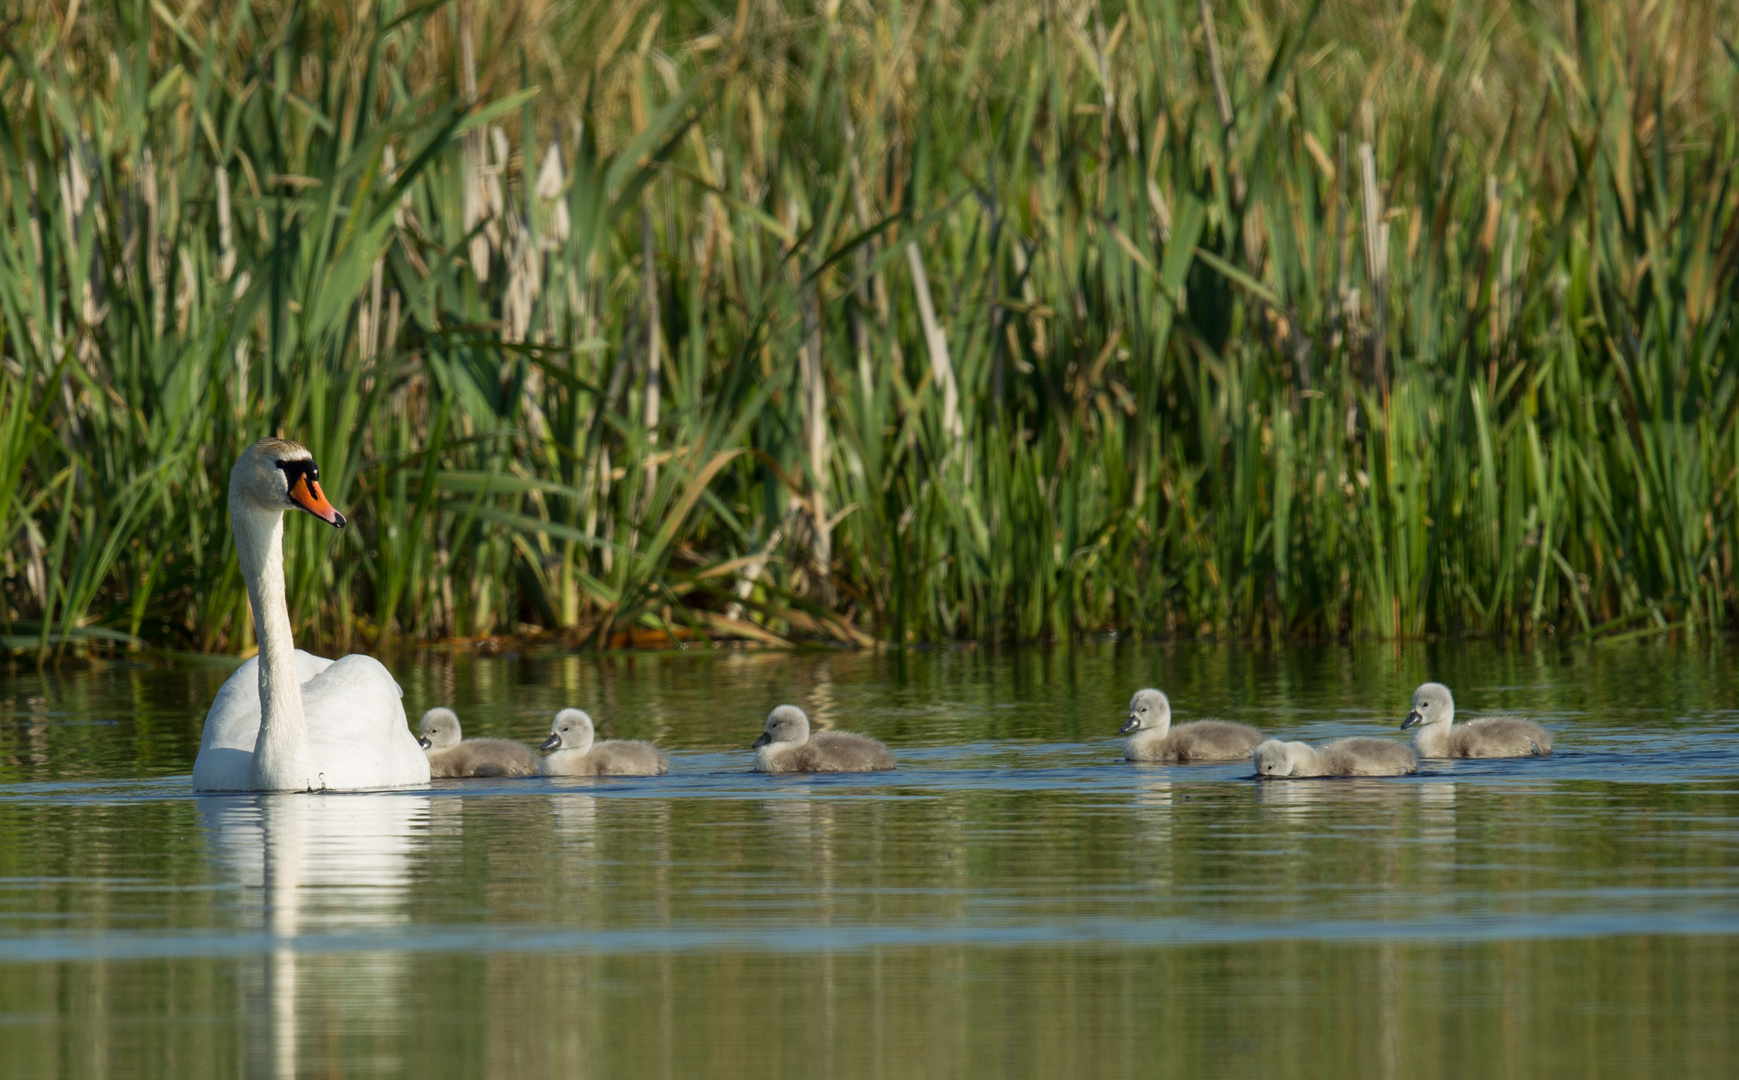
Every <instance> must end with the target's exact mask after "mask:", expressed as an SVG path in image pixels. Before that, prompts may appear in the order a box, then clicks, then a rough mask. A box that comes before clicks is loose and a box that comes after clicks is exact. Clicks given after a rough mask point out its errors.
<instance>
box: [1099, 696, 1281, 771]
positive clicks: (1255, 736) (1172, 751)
mask: <svg viewBox="0 0 1739 1080" xmlns="http://www.w3.org/2000/svg"><path fill="white" fill-rule="evenodd" d="M1131 732H1133V734H1131ZM1118 734H1120V735H1128V736H1129V741H1128V742H1126V743H1124V744H1123V759H1124V760H1125V761H1176V762H1179V763H1180V764H1181V763H1187V762H1192V761H1236V760H1237V759H1239V758H1241V757H1246V756H1248V755H1249V753H1250V750H1251V748H1252V747H1254V746H1255V745H1256V744H1257V743H1259V742H1261V741H1262V733H1261V732H1260V731H1257V730H1256V729H1255V728H1253V727H1251V726H1250V725H1249V724H1239V723H1235V722H1233V721H1231V720H1194V721H1191V722H1190V723H1187V724H1179V725H1178V726H1177V727H1172V726H1171V699H1170V698H1168V697H1166V696H1165V694H1164V692H1162V691H1159V690H1155V689H1153V688H1152V687H1149V688H1148V689H1146V690H1137V691H1136V692H1135V696H1134V697H1132V698H1130V699H1129V719H1128V720H1126V721H1124V723H1123V726H1122V727H1121V728H1119V729H1118Z"/></svg>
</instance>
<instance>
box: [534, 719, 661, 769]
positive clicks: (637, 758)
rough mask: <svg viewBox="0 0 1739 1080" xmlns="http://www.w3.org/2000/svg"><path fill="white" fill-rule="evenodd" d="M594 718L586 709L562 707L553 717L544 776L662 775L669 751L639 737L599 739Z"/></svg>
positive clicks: (546, 745) (546, 748)
mask: <svg viewBox="0 0 1739 1080" xmlns="http://www.w3.org/2000/svg"><path fill="white" fill-rule="evenodd" d="M596 740H597V732H596V731H595V730H594V729H593V727H592V718H591V716H589V715H588V714H587V713H586V711H585V710H584V709H563V710H562V711H561V712H559V713H556V716H555V719H554V720H552V721H550V725H549V738H547V739H545V740H544V741H543V746H542V747H541V749H544V750H551V751H554V752H553V753H551V754H550V756H549V757H546V758H544V759H543V774H544V775H545V776H663V775H664V774H665V773H667V772H669V771H670V755H669V754H667V753H665V752H664V751H662V750H660V749H658V747H656V746H653V745H652V744H651V743H649V742H641V741H640V740H639V739H605V740H604V741H603V742H598V741H596Z"/></svg>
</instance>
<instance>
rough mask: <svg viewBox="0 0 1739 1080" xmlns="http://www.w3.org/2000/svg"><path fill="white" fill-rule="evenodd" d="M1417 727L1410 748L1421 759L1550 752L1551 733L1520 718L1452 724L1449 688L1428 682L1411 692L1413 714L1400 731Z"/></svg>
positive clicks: (1507, 755) (1452, 716)
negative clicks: (1411, 747) (1416, 752)
mask: <svg viewBox="0 0 1739 1080" xmlns="http://www.w3.org/2000/svg"><path fill="white" fill-rule="evenodd" d="M1410 727H1416V728H1418V729H1419V730H1418V732H1417V733H1416V734H1414V736H1413V749H1414V750H1416V751H1418V753H1419V756H1420V757H1422V758H1458V757H1536V756H1541V757H1543V756H1544V755H1546V754H1550V753H1551V752H1552V733H1551V732H1549V731H1547V730H1546V729H1545V728H1543V727H1541V726H1540V725H1538V724H1536V723H1534V722H1533V721H1532V720H1524V719H1522V718H1521V717H1519V716H1487V717H1484V718H1483V719H1479V720H1469V721H1467V722H1466V723H1465V724H1459V725H1458V724H1456V723H1455V698H1454V697H1452V696H1451V695H1450V693H1449V687H1447V686H1444V685H1443V684H1442V683H1434V682H1428V683H1426V684H1425V685H1424V686H1421V687H1420V688H1419V689H1417V690H1415V691H1413V711H1412V712H1410V713H1408V714H1407V719H1405V720H1403V721H1402V722H1401V730H1403V731H1405V730H1406V729H1408V728H1410Z"/></svg>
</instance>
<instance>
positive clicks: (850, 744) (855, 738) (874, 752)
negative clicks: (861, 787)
mask: <svg viewBox="0 0 1739 1080" xmlns="http://www.w3.org/2000/svg"><path fill="white" fill-rule="evenodd" d="M893 767H894V755H893V754H892V753H891V752H889V750H888V748H887V747H885V746H883V745H882V744H881V743H879V742H877V741H876V740H875V739H872V738H870V737H869V736H868V735H853V734H851V733H850V732H848V731H818V732H816V733H815V734H814V735H811V734H809V717H808V715H806V714H805V713H804V712H803V710H802V709H799V708H798V707H797V706H795V705H781V706H779V707H778V708H777V709H774V710H773V711H772V712H770V713H768V714H767V729H766V730H765V731H763V732H761V737H760V738H758V739H756V740H755V770H756V771H757V772H764V773H818V772H882V771H884V770H886V769H891V768H893Z"/></svg>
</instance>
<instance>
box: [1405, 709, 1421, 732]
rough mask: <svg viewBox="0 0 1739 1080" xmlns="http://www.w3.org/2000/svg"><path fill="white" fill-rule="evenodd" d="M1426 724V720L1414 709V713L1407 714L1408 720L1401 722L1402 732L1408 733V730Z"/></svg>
mask: <svg viewBox="0 0 1739 1080" xmlns="http://www.w3.org/2000/svg"><path fill="white" fill-rule="evenodd" d="M1424 722H1425V718H1424V717H1423V716H1420V715H1419V710H1418V709H1414V710H1413V711H1412V712H1410V713H1408V714H1407V719H1405V720H1403V721H1401V730H1402V731H1406V730H1407V729H1408V728H1410V727H1417V726H1418V725H1420V724H1423V723H1424Z"/></svg>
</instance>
